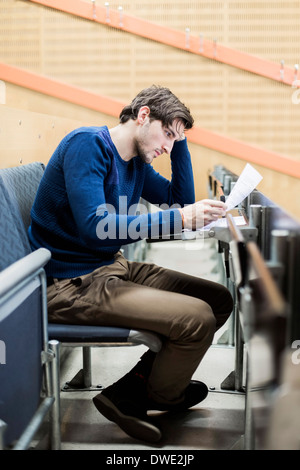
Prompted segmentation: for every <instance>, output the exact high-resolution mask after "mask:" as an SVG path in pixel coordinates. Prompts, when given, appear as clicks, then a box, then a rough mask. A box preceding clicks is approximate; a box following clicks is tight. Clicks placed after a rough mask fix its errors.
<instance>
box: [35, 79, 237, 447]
mask: <svg viewBox="0 0 300 470" xmlns="http://www.w3.org/2000/svg"><path fill="white" fill-rule="evenodd" d="M192 125H193V118H192V116H191V114H190V112H189V110H188V109H187V108H186V106H185V105H184V104H183V103H181V102H180V101H179V99H178V98H177V97H176V96H175V95H174V94H173V93H172V92H171V91H170V90H169V89H167V88H163V87H156V86H152V87H150V88H147V89H145V90H142V91H141V92H140V93H139V94H138V95H137V96H136V97H135V98H134V100H133V101H132V103H131V104H130V105H129V106H126V107H125V108H124V109H123V111H122V112H121V114H120V123H119V124H118V125H117V126H116V127H114V128H112V129H110V130H108V128H107V127H87V128H80V129H76V130H75V131H73V132H71V133H70V134H69V135H67V136H66V137H65V138H64V139H63V140H62V142H61V143H60V144H59V146H58V147H57V149H56V150H55V152H54V154H53V156H52V157H51V159H50V161H49V163H48V165H47V168H46V170H45V174H44V176H43V178H42V181H41V183H40V187H39V190H38V193H37V197H36V200H35V203H34V206H33V209H32V224H31V227H30V229H29V237H30V240H31V244H32V248H33V249H37V248H38V247H41V246H44V247H46V248H48V249H49V250H50V251H51V253H52V259H51V260H50V262H49V264H48V265H47V267H46V271H47V276H48V313H49V319H50V321H51V322H58V323H59V322H60V323H70V324H92V325H98V324H99V325H110V326H119V327H128V328H136V329H139V328H140V329H146V330H150V331H153V332H156V333H158V334H160V335H161V336H162V338H163V346H162V349H161V350H160V351H159V352H158V353H157V354H155V353H153V352H151V351H147V352H146V353H145V354H144V355H143V356H142V358H141V360H140V361H139V363H138V364H137V365H136V366H135V367H134V368H133V369H132V370H131V371H130V372H129V373H128V374H126V375H125V376H124V377H122V378H121V379H120V380H119V381H118V382H116V383H115V384H113V385H111V386H109V387H108V388H106V389H105V390H104V391H103V392H102V393H100V394H98V395H97V396H96V397H94V399H93V401H94V404H95V406H96V407H97V409H98V410H99V411H100V412H101V413H102V414H103V415H104V416H105V417H106V418H108V419H110V420H112V421H114V422H115V423H117V424H119V426H120V427H121V428H122V429H123V430H124V431H125V432H127V433H128V434H129V435H130V436H132V437H136V438H139V439H142V440H146V441H149V442H156V441H158V440H159V439H160V438H161V431H160V429H159V427H158V426H157V424H156V423H155V422H153V421H152V420H151V419H150V417H149V416H148V414H147V411H148V410H169V411H180V410H185V409H187V408H189V407H191V406H193V405H195V404H197V403H199V402H200V401H202V400H203V399H204V398H205V397H206V395H207V387H206V385H205V384H203V383H202V382H199V381H193V380H191V378H192V375H193V373H194V372H195V370H196V369H197V367H198V365H199V363H200V361H201V359H202V358H203V356H204V354H205V352H206V351H207V349H208V348H209V346H210V344H211V342H212V339H213V336H214V333H215V331H216V329H218V328H219V327H220V326H222V325H223V324H224V323H225V321H226V320H227V318H228V316H229V314H230V312H231V310H232V298H231V295H230V293H229V292H228V291H227V289H226V288H225V287H223V286H222V285H219V284H216V283H212V282H209V281H206V280H203V279H199V278H196V277H192V276H188V275H186V274H182V273H177V272H175V271H171V270H167V269H164V268H161V267H158V266H156V265H153V264H150V263H137V262H129V261H127V260H126V259H125V258H124V257H123V256H122V254H121V253H120V251H119V250H120V247H121V246H122V245H125V244H128V243H132V242H134V241H136V240H138V239H142V238H146V237H149V236H151V235H153V233H155V235H162V234H166V233H170V234H172V233H176V232H178V231H179V230H181V229H182V227H183V226H184V227H185V228H190V229H195V228H199V227H202V226H204V225H206V224H208V223H209V222H211V221H213V220H216V219H217V218H218V217H219V216H222V215H224V213H225V208H226V206H225V205H224V203H222V202H219V201H214V200H203V201H199V202H196V203H195V202H194V183H193V173H192V165H191V158H190V154H189V151H188V147H187V142H186V138H185V136H184V131H185V130H186V129H190V128H191V127H192ZM163 153H166V154H168V155H170V158H171V163H172V178H171V181H168V180H167V179H165V178H163V177H162V176H161V175H159V174H158V173H157V172H156V171H154V169H153V168H152V166H151V163H152V161H153V159H154V158H157V157H159V156H160V155H161V154H163ZM141 197H142V198H144V199H145V200H146V201H149V202H150V203H152V204H157V205H159V206H161V205H163V204H164V208H165V207H166V205H167V206H168V208H167V209H166V210H162V211H157V212H154V213H151V214H145V213H142V214H136V213H135V212H134V210H133V208H136V207H137V203H138V202H139V200H140V198H141Z"/></svg>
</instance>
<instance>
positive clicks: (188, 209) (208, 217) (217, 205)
mask: <svg viewBox="0 0 300 470" xmlns="http://www.w3.org/2000/svg"><path fill="white" fill-rule="evenodd" d="M179 210H180V212H181V215H182V218H183V222H184V223H183V226H184V228H185V229H189V230H197V229H199V228H202V227H204V226H205V225H207V224H209V223H211V222H214V221H215V220H217V219H218V218H219V217H223V216H224V215H225V214H226V204H225V203H224V202H222V201H216V200H213V199H202V201H197V202H195V203H194V204H190V205H189V206H185V207H183V208H181V209H179Z"/></svg>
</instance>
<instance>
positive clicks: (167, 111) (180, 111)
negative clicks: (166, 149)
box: [120, 85, 194, 129]
mask: <svg viewBox="0 0 300 470" xmlns="http://www.w3.org/2000/svg"><path fill="white" fill-rule="evenodd" d="M142 106H148V107H149V109H150V116H149V117H150V121H153V120H158V121H161V122H162V124H163V126H169V125H171V124H172V123H173V121H174V119H180V120H181V121H182V122H183V124H184V128H185V129H191V128H192V127H193V124H194V119H193V117H192V115H191V113H190V110H189V109H188V108H187V107H186V106H185V105H184V104H183V103H182V102H181V101H180V100H179V99H178V98H177V97H176V96H175V95H174V94H173V93H172V92H171V91H170V90H169V89H168V88H164V87H161V86H156V85H152V86H151V87H149V88H145V89H144V90H142V91H141V92H140V93H139V94H138V95H137V96H136V97H135V98H134V99H133V100H132V102H131V103H130V104H129V105H128V106H125V108H123V110H122V111H121V113H120V123H121V124H124V123H125V122H127V121H129V119H133V120H134V121H135V120H136V118H137V115H138V112H139V110H140V108H141V107H142Z"/></svg>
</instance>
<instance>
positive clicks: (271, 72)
mask: <svg viewBox="0 0 300 470" xmlns="http://www.w3.org/2000/svg"><path fill="white" fill-rule="evenodd" d="M30 1H31V2H32V3H37V4H40V5H44V6H47V7H50V8H54V9H57V10H60V11H64V12H65V13H69V14H72V15H75V16H79V17H81V18H85V19H88V20H91V21H94V22H96V23H101V24H106V25H107V26H111V27H113V28H117V29H121V30H123V31H127V32H129V33H132V34H135V35H137V36H141V37H144V38H147V39H151V40H153V41H156V42H160V43H163V44H167V45H169V46H172V47H176V48H178V49H183V50H186V51H188V52H191V53H193V54H197V55H200V56H203V57H206V58H208V59H213V60H215V61H217V62H222V63H224V64H227V65H230V66H232V67H236V68H239V69H242V70H246V71H248V72H251V73H255V74H257V75H261V76H263V77H265V78H269V79H272V80H275V81H278V82H281V83H285V84H287V85H292V84H293V82H294V81H295V80H297V79H298V76H297V75H296V74H295V70H294V69H293V68H291V67H287V66H284V73H283V74H282V73H281V72H282V71H281V64H277V63H275V62H271V61H268V60H265V59H262V58H259V57H256V56H253V55H251V54H247V53H245V52H242V51H238V50H235V49H232V48H229V47H225V46H222V45H221V44H216V43H214V41H210V40H208V39H204V38H203V39H201V43H200V36H199V37H196V36H193V35H191V34H188V36H187V35H186V33H185V32H182V31H177V30H174V29H171V28H168V27H166V26H161V25H158V24H156V23H153V22H150V21H147V20H143V19H141V18H137V17H134V16H132V15H127V14H125V13H124V12H123V11H122V13H120V12H119V11H117V10H112V9H111V8H109V17H108V16H107V8H106V7H105V6H97V5H95V4H93V2H90V3H88V2H86V1H82V0H59V1H58V0H30ZM202 49H203V50H202ZM297 86H299V84H298V83H297Z"/></svg>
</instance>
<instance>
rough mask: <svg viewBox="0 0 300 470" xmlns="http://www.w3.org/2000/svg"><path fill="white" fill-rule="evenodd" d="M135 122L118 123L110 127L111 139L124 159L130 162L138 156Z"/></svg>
mask: <svg viewBox="0 0 300 470" xmlns="http://www.w3.org/2000/svg"><path fill="white" fill-rule="evenodd" d="M135 127H136V126H135V122H134V121H133V120H130V121H127V122H126V123H125V124H118V125H117V126H116V127H113V128H112V129H109V133H110V137H111V140H112V141H113V143H114V145H115V147H116V149H117V151H118V152H119V155H120V157H121V158H122V160H124V161H126V162H128V161H129V160H131V159H132V158H133V157H135V156H136V148H135V143H134V132H135Z"/></svg>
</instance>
